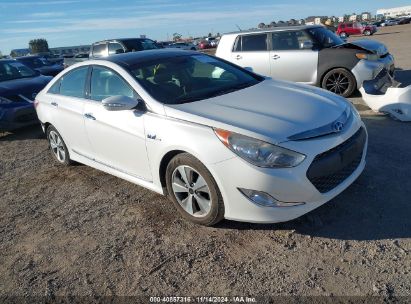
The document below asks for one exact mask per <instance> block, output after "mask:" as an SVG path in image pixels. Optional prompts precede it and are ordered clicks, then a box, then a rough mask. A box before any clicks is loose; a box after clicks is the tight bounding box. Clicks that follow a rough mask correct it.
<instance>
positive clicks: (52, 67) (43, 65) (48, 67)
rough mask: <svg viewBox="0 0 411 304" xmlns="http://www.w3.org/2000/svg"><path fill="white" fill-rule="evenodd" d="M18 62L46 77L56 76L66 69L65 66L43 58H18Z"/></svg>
mask: <svg viewBox="0 0 411 304" xmlns="http://www.w3.org/2000/svg"><path fill="white" fill-rule="evenodd" d="M16 60H17V61H20V62H22V63H24V64H25V65H27V66H28V67H29V68H31V69H33V70H35V71H39V72H40V74H42V75H46V76H56V75H57V74H58V73H60V72H61V71H62V70H63V69H64V67H63V65H61V64H57V63H52V62H50V61H48V60H47V59H46V58H44V57H42V56H24V57H17V58H16Z"/></svg>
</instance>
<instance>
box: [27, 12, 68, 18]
mask: <svg viewBox="0 0 411 304" xmlns="http://www.w3.org/2000/svg"><path fill="white" fill-rule="evenodd" d="M65 15H66V14H65V13H63V12H45V13H33V14H30V15H29V16H30V17H39V18H48V17H61V16H65Z"/></svg>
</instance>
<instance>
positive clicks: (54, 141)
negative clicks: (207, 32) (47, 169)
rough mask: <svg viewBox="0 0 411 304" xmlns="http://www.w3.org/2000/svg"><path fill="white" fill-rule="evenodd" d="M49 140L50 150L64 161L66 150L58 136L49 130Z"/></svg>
mask: <svg viewBox="0 0 411 304" xmlns="http://www.w3.org/2000/svg"><path fill="white" fill-rule="evenodd" d="M49 142H50V148H51V151H52V152H53V153H54V155H55V156H56V158H57V160H58V161H59V162H62V163H64V161H65V159H66V151H65V149H64V145H63V141H62V140H61V138H60V136H59V135H58V134H57V133H56V132H54V131H51V132H50V134H49Z"/></svg>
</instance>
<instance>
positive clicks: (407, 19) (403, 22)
mask: <svg viewBox="0 0 411 304" xmlns="http://www.w3.org/2000/svg"><path fill="white" fill-rule="evenodd" d="M410 22H411V17H406V18H402V19H401V20H400V21H399V22H398V24H409V23H410Z"/></svg>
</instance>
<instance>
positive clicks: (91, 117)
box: [84, 113, 96, 120]
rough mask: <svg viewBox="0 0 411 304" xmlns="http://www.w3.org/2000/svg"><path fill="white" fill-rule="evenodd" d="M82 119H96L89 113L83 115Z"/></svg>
mask: <svg viewBox="0 0 411 304" xmlns="http://www.w3.org/2000/svg"><path fill="white" fill-rule="evenodd" d="M84 117H85V118H87V119H91V120H96V118H95V117H94V116H93V115H91V114H90V113H86V114H84Z"/></svg>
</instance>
